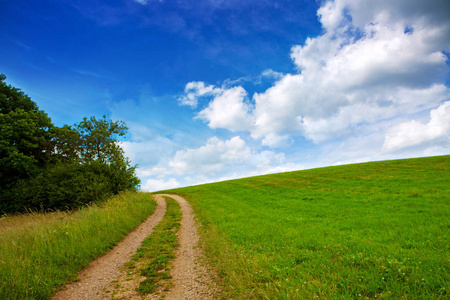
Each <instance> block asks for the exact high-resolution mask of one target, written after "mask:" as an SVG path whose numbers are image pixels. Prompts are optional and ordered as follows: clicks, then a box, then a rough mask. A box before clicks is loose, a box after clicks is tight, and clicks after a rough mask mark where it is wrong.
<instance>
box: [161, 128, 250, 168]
mask: <svg viewBox="0 0 450 300" xmlns="http://www.w3.org/2000/svg"><path fill="white" fill-rule="evenodd" d="M249 156H250V148H249V147H247V146H246V145H245V141H244V140H242V139H241V138H240V137H239V136H236V137H233V138H231V139H229V140H225V141H222V140H220V139H218V138H217V137H213V138H210V139H208V141H207V143H206V145H204V146H201V147H200V148H196V149H186V150H179V151H177V152H176V153H175V156H174V158H173V159H172V160H171V162H170V163H169V165H170V167H172V168H173V169H174V171H175V173H177V174H189V173H196V172H214V171H217V170H220V169H221V168H222V167H223V166H224V164H232V163H238V162H243V160H244V159H246V158H247V157H249Z"/></svg>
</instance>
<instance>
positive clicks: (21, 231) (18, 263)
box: [0, 192, 156, 299]
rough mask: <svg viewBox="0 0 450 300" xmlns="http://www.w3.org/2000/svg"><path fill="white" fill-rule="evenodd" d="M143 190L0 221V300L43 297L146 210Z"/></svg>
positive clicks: (150, 207)
mask: <svg viewBox="0 0 450 300" xmlns="http://www.w3.org/2000/svg"><path fill="white" fill-rule="evenodd" d="M155 207H156V202H155V201H154V200H153V198H152V196H151V194H148V193H136V192H129V193H122V194H119V195H118V196H115V197H112V198H111V199H109V200H108V201H107V202H105V203H104V204H102V205H99V206H97V205H93V206H90V207H84V208H82V209H80V210H77V211H74V212H54V213H43V214H41V213H31V214H25V215H20V216H11V217H3V218H2V219H1V220H0V253H1V255H0V299H48V298H50V297H51V296H52V295H53V294H54V293H55V292H56V291H57V289H58V288H60V287H61V285H63V284H64V283H66V282H68V281H71V280H76V275H77V273H78V271H80V270H81V269H82V268H84V267H86V266H87V265H88V264H89V263H90V262H91V261H92V260H93V259H95V258H96V257H98V256H100V255H102V254H104V253H106V251H107V250H108V249H110V248H112V247H113V246H114V245H116V244H117V243H118V242H119V241H120V240H121V239H123V237H125V235H126V234H127V233H128V232H130V231H131V230H132V229H134V228H136V227H137V226H138V225H139V224H140V223H141V222H142V221H143V220H145V219H146V218H147V217H148V216H149V215H151V214H152V213H153V211H154V209H155Z"/></svg>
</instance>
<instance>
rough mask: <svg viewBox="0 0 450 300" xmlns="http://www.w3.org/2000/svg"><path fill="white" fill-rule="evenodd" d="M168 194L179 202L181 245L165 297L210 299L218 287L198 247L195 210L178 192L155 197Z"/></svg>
mask: <svg viewBox="0 0 450 300" xmlns="http://www.w3.org/2000/svg"><path fill="white" fill-rule="evenodd" d="M164 196H165V197H170V198H173V199H174V200H175V201H177V202H178V204H180V207H181V212H182V219H181V228H180V230H179V232H178V234H179V243H180V247H179V248H178V249H177V251H176V252H175V260H174V262H173V267H172V269H171V270H170V274H171V276H172V283H173V287H172V288H171V289H170V290H169V291H168V292H167V293H166V294H165V298H164V299H168V300H181V299H213V297H214V294H215V293H216V291H217V288H216V287H215V286H214V282H213V281H212V279H211V275H210V273H209V271H208V268H207V267H206V265H205V262H204V254H203V251H202V249H201V248H199V247H198V245H197V244H198V242H199V239H200V238H199V236H198V233H197V225H196V222H195V219H194V212H193V210H192V208H191V206H190V205H189V203H188V202H187V201H186V200H185V199H184V198H182V197H180V196H177V195H169V194H159V195H156V197H157V199H159V198H162V197H164Z"/></svg>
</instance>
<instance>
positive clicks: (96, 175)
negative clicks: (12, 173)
mask: <svg viewBox="0 0 450 300" xmlns="http://www.w3.org/2000/svg"><path fill="white" fill-rule="evenodd" d="M122 177H124V174H123V173H121V172H117V170H115V169H114V168H113V167H112V166H109V165H107V164H105V163H101V162H98V161H92V162H90V163H88V164H77V163H70V164H62V163H60V164H57V165H55V166H52V167H50V168H48V169H47V170H46V171H45V172H42V173H40V174H39V175H38V176H36V177H33V178H30V179H28V180H22V181H20V182H19V184H18V185H17V186H16V187H15V188H14V189H13V191H12V193H11V195H10V197H9V198H10V199H11V201H8V202H9V205H6V206H5V207H0V209H2V210H3V211H6V212H17V211H25V210H27V209H33V210H34V209H37V210H41V209H44V210H47V209H60V210H66V209H74V208H77V207H80V206H83V205H87V204H90V203H92V202H101V201H103V200H105V199H107V198H108V197H110V196H111V195H114V194H118V193H119V192H120V191H123V190H130V189H133V187H132V186H131V185H130V184H128V186H127V183H128V181H127V180H125V179H124V178H122ZM11 196H12V197H11ZM2 202H3V203H5V201H2Z"/></svg>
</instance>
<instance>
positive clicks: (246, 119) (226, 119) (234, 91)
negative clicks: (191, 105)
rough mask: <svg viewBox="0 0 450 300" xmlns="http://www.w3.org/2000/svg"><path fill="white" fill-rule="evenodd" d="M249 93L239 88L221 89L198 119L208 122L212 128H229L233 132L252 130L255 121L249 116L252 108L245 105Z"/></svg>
mask: <svg viewBox="0 0 450 300" xmlns="http://www.w3.org/2000/svg"><path fill="white" fill-rule="evenodd" d="M246 96H247V92H246V91H245V90H244V88H242V87H240V86H237V87H233V88H230V89H221V93H220V94H218V95H217V96H216V97H215V98H214V100H212V101H211V102H210V103H209V105H208V107H207V108H205V109H203V110H202V111H201V112H199V114H198V118H200V119H203V120H205V121H207V122H208V126H209V127H210V128H227V129H229V130H231V131H239V130H251V127H252V125H253V121H252V118H251V115H249V111H250V106H249V105H248V104H247V103H245V98H246Z"/></svg>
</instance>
